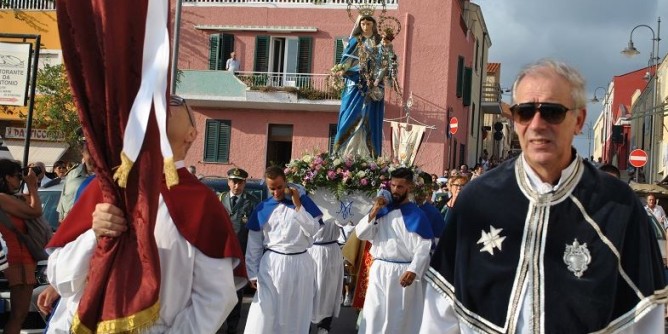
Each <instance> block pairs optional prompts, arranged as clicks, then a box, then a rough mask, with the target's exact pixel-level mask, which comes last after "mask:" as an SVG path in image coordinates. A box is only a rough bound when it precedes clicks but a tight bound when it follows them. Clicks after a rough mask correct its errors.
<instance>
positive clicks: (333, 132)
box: [328, 124, 336, 154]
mask: <svg viewBox="0 0 668 334" xmlns="http://www.w3.org/2000/svg"><path fill="white" fill-rule="evenodd" d="M334 139H336V124H330V125H329V145H328V147H329V154H332V153H334V152H333V151H334Z"/></svg>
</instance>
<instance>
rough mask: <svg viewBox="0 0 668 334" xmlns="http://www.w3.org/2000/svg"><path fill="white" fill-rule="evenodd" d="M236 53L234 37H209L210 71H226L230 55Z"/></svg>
mask: <svg viewBox="0 0 668 334" xmlns="http://www.w3.org/2000/svg"><path fill="white" fill-rule="evenodd" d="M232 51H234V35H231V34H213V35H210V36H209V69H210V70H224V69H225V63H226V62H227V59H228V58H230V53H232Z"/></svg>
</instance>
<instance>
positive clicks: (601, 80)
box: [471, 0, 668, 157]
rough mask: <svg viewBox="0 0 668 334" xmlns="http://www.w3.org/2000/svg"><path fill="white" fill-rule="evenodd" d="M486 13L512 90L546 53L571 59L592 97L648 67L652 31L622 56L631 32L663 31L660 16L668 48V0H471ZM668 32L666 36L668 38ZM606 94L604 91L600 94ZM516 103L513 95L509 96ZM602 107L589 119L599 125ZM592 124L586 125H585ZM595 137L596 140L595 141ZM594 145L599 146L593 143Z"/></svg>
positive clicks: (492, 54) (592, 106) (594, 107)
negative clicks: (521, 73)
mask: <svg viewBox="0 0 668 334" xmlns="http://www.w3.org/2000/svg"><path fill="white" fill-rule="evenodd" d="M471 2H473V3H476V4H478V5H479V6H480V7H481V9H482V12H483V16H484V19H485V24H486V25H487V30H488V31H489V35H490V39H491V41H492V46H491V48H490V49H489V58H488V62H490V63H491V62H497V63H501V87H502V88H510V87H511V86H512V84H513V81H514V79H515V75H516V74H517V72H519V70H520V69H521V68H522V67H523V66H524V65H526V64H528V63H531V62H533V61H535V60H538V59H540V58H544V57H551V58H556V59H560V60H563V61H565V62H566V63H568V64H570V65H572V66H574V67H576V68H577V69H578V70H580V71H581V72H582V74H583V75H584V77H585V79H586V80H587V95H588V97H589V98H590V99H591V98H592V97H593V96H594V91H595V90H596V88H597V87H605V88H606V89H607V86H608V84H609V83H610V81H611V80H612V78H613V76H616V75H621V74H625V73H628V72H631V71H635V70H637V69H640V68H643V67H646V66H647V64H648V62H649V59H650V53H651V51H652V32H651V31H650V29H647V28H643V27H641V28H638V29H636V30H635V32H634V33H633V43H634V45H635V47H636V49H638V51H640V54H639V55H637V56H635V57H633V58H628V57H626V56H624V55H623V54H621V51H622V50H623V49H624V48H625V47H626V46H627V44H628V41H629V35H630V34H631V30H633V28H634V27H635V26H637V25H639V24H645V25H648V26H650V27H651V28H652V29H653V30H654V32H655V33H657V18H658V17H661V30H660V31H659V34H660V37H661V39H662V40H663V43H661V44H660V46H659V48H660V50H659V55H660V57H661V58H663V57H664V56H665V55H666V53H667V52H668V0H471ZM663 36H666V37H663ZM602 94H604V93H603V90H602V89H598V95H597V96H598V97H599V98H601V95H602ZM504 100H505V101H506V102H508V103H510V95H507V96H506V95H504ZM601 109H602V106H601V104H600V102H599V103H589V104H588V105H587V122H590V124H594V122H595V121H596V118H597V117H598V115H599V114H600V112H601ZM586 127H587V125H586V126H585V128H586ZM587 132H588V131H586V129H583V135H580V136H576V137H575V140H574V145H575V147H576V149H577V150H578V152H579V153H580V155H582V156H584V157H587V156H588V155H589V153H588V152H589V145H590V144H589V139H588V138H587V137H588V136H587ZM592 140H593V139H592ZM592 149H593V146H592Z"/></svg>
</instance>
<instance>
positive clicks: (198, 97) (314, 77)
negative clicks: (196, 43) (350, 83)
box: [176, 70, 341, 112]
mask: <svg viewBox="0 0 668 334" xmlns="http://www.w3.org/2000/svg"><path fill="white" fill-rule="evenodd" d="M327 78H328V76H327V75H326V74H314V73H277V72H237V75H236V76H235V75H234V74H233V73H231V72H228V71H211V70H208V71H199V70H183V71H182V72H181V75H180V78H179V83H178V85H177V89H176V91H177V94H179V95H181V96H183V97H184V98H186V99H188V100H190V101H192V102H193V103H194V105H199V106H204V107H212V108H238V109H269V110H303V111H333V112H338V110H339V106H340V104H341V101H340V91H335V90H333V89H331V88H329V87H328V85H327Z"/></svg>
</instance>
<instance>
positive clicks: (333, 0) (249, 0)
mask: <svg viewBox="0 0 668 334" xmlns="http://www.w3.org/2000/svg"><path fill="white" fill-rule="evenodd" d="M353 2H358V1H353ZM383 2H385V5H387V6H396V5H398V4H399V0H372V1H369V0H367V1H366V3H375V4H377V5H378V6H380V5H382V3H383ZM183 3H184V4H201V5H219V4H220V5H225V4H234V5H238V4H256V5H267V4H272V5H277V4H278V5H283V4H285V5H305V4H317V5H342V6H347V5H348V0H184V1H183Z"/></svg>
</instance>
